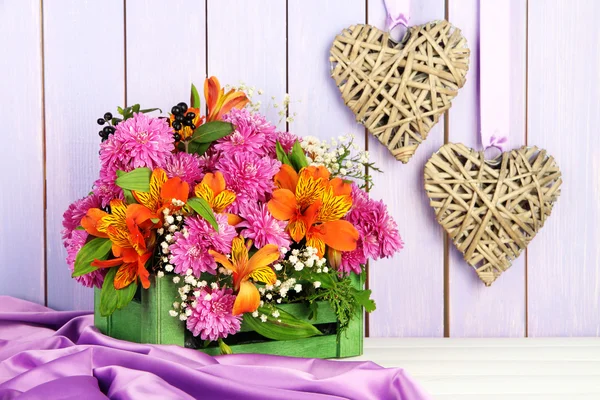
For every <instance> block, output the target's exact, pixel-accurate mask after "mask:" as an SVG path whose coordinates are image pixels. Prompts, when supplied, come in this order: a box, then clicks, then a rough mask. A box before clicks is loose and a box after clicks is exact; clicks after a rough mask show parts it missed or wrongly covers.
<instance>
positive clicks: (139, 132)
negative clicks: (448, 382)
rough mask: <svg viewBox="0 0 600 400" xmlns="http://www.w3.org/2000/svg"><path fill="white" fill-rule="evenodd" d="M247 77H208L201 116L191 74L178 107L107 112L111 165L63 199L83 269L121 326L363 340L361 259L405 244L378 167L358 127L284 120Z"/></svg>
mask: <svg viewBox="0 0 600 400" xmlns="http://www.w3.org/2000/svg"><path fill="white" fill-rule="evenodd" d="M247 92H252V90H246V91H244V90H238V89H231V90H229V91H227V92H226V91H225V90H224V89H223V88H221V87H220V84H219V82H218V80H217V79H216V78H214V77H211V78H209V79H207V80H206V82H205V84H204V95H205V98H206V108H207V113H206V115H205V116H202V115H201V114H202V112H201V108H200V107H201V106H200V96H199V94H198V92H197V90H196V88H195V87H194V86H193V85H192V95H191V104H190V106H189V107H188V105H187V104H186V103H184V102H181V103H179V104H177V105H176V106H174V107H173V108H172V109H171V113H170V115H169V116H168V117H153V116H150V113H152V112H155V111H157V109H148V110H142V109H140V106H139V105H134V106H132V107H127V108H124V109H122V108H119V109H118V112H119V116H118V117H113V115H112V114H111V113H106V114H105V115H104V116H103V117H102V118H100V119H99V120H98V124H100V125H103V128H102V130H101V131H100V132H99V134H100V137H101V138H102V142H101V144H100V165H101V167H100V176H99V178H98V180H96V182H95V183H94V185H93V191H92V192H91V193H90V194H89V195H87V196H86V197H84V198H83V199H80V200H77V201H76V202H74V203H73V204H71V205H70V206H69V208H68V210H67V211H66V212H65V214H64V221H63V225H64V230H63V239H64V245H65V248H66V250H67V255H68V256H67V264H68V266H69V268H70V269H71V271H72V276H73V278H75V279H76V280H77V281H78V282H79V283H81V284H83V285H85V286H88V287H96V288H97V289H96V295H95V308H96V313H95V314H96V325H97V326H98V328H99V329H101V330H102V331H103V332H105V333H107V334H109V335H111V336H114V337H118V338H122V339H128V340H133V341H138V342H149V343H176V344H180V345H185V346H187V347H194V348H198V349H199V350H202V351H205V352H208V353H210V354H217V353H230V352H232V351H233V352H263V353H275V354H287V355H309V356H313V357H340V356H349V355H357V354H360V353H361V351H362V336H363V335H362V312H363V308H364V309H366V310H367V311H372V310H374V309H375V303H374V302H373V300H371V299H370V290H364V288H363V279H362V275H363V272H364V268H365V264H366V263H367V260H368V259H377V258H380V257H389V256H392V255H393V254H394V253H395V252H397V251H398V250H400V249H401V248H402V241H401V239H400V236H399V234H398V230H397V227H396V223H395V222H394V220H393V219H392V218H391V217H390V216H389V215H388V213H387V209H386V206H385V205H384V204H383V203H382V202H381V201H374V200H372V199H370V198H369V196H368V194H367V192H366V191H365V189H366V188H368V185H369V176H368V175H367V174H366V173H365V168H366V167H370V168H371V169H374V166H373V164H372V163H370V162H369V160H368V155H367V153H366V152H359V151H358V148H357V146H356V145H355V144H354V143H353V140H352V138H347V137H340V138H339V139H338V140H334V141H331V142H323V141H320V140H318V139H316V138H314V137H304V138H301V137H297V136H295V135H293V134H291V133H289V132H280V131H278V130H277V129H276V128H275V126H274V125H272V124H271V123H269V122H268V121H267V120H266V119H265V118H264V117H263V116H262V115H261V114H259V113H258V112H255V111H256V103H252V102H251V99H250V97H251V95H250V94H249V93H247ZM288 103H289V100H288V99H287V97H286V100H285V101H284V106H285V105H287V104H288ZM281 114H282V115H285V111H282V112H281Z"/></svg>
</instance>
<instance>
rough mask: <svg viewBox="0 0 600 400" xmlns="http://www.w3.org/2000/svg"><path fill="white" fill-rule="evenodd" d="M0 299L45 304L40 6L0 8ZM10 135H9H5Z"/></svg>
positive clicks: (5, 5) (13, 0)
mask: <svg viewBox="0 0 600 400" xmlns="http://www.w3.org/2000/svg"><path fill="white" fill-rule="evenodd" d="M0 48H1V49H2V58H1V61H0V93H2V96H0V109H1V110H2V112H3V113H4V115H5V116H6V118H5V119H4V124H3V128H2V129H3V132H4V133H3V134H2V136H3V137H4V138H5V139H6V140H5V141H4V144H3V156H2V157H1V158H0V168H1V170H2V171H4V173H3V174H2V178H0V186H1V187H2V188H3V189H2V191H3V194H2V195H0V208H1V209H2V210H4V212H2V214H1V215H0V254H2V262H1V263H0V271H2V278H1V279H0V294H3V295H8V296H15V297H19V298H22V299H25V300H29V301H33V302H36V303H41V304H43V303H44V297H45V293H44V290H45V289H44V172H43V171H44V155H43V146H44V136H43V120H42V107H43V104H42V52H41V48H42V47H41V10H40V7H39V3H37V2H26V1H18V0H9V1H3V2H2V3H0ZM5 135H6V136H5Z"/></svg>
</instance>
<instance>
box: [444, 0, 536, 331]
mask: <svg viewBox="0 0 600 400" xmlns="http://www.w3.org/2000/svg"><path fill="white" fill-rule="evenodd" d="M510 10H511V13H512V14H511V18H510V20H509V21H508V23H509V24H510V26H507V31H508V32H507V33H506V38H507V40H510V45H511V54H510V57H511V66H512V69H511V70H510V71H507V73H509V74H510V87H509V88H507V90H509V91H510V95H511V108H510V110H498V112H503V113H505V112H507V111H509V112H510V114H509V115H507V116H506V117H507V118H510V120H511V125H510V132H509V138H510V146H511V148H512V147H513V146H514V147H520V146H522V145H523V144H525V39H526V36H525V24H526V21H525V12H526V9H525V2H523V1H521V0H510ZM478 15H479V1H478V0H450V1H449V9H448V18H449V21H450V22H451V23H453V24H454V25H456V26H458V27H460V29H461V30H462V33H463V35H464V36H465V37H466V39H467V41H468V43H469V48H470V49H471V60H470V67H469V73H468V75H467V83H466V84H465V86H464V87H463V88H462V89H461V91H460V92H459V94H458V96H457V97H456V99H455V100H454V102H453V106H452V108H451V109H450V111H449V118H448V120H449V121H448V139H449V141H450V142H458V143H464V144H465V145H467V146H471V147H473V148H478V146H479V138H478V129H479V111H478V101H479V96H478V85H477V81H478V76H479V62H478V57H479V49H478V48H479V43H478V38H479V19H478ZM448 246H449V260H448V262H449V286H448V293H447V296H448V297H449V302H448V304H449V308H450V310H449V320H448V321H447V323H448V325H449V334H450V336H459V337H461V336H467V337H479V336H517V337H519V336H520V337H522V336H524V335H525V310H526V307H525V273H526V272H525V258H526V257H525V254H523V255H522V256H521V257H520V258H519V259H517V260H516V261H514V262H513V265H512V267H511V268H510V269H509V270H508V271H507V272H505V273H504V274H503V275H502V276H501V277H500V279H498V280H497V281H496V282H494V284H493V285H492V286H491V287H489V288H488V287H485V286H484V285H483V284H482V283H481V281H480V280H479V278H478V277H477V276H476V274H475V273H474V271H473V269H472V268H471V267H470V266H469V265H468V264H466V263H465V262H464V259H463V256H462V254H461V253H460V252H459V251H458V250H457V249H456V248H455V247H454V245H453V244H452V243H449V245H448Z"/></svg>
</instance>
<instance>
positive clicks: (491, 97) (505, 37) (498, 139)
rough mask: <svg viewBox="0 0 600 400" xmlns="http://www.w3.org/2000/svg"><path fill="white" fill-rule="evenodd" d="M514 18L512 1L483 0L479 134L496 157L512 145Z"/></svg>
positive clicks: (487, 148) (480, 3) (483, 144)
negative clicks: (511, 62)
mask: <svg viewBox="0 0 600 400" xmlns="http://www.w3.org/2000/svg"><path fill="white" fill-rule="evenodd" d="M510 22H511V21H510V2H509V1H486V0H479V111H480V120H479V123H480V127H479V136H480V141H481V146H482V147H483V149H484V152H485V151H486V150H494V149H495V150H496V151H493V152H488V154H486V156H488V155H490V156H491V157H492V158H495V157H496V156H498V155H499V154H501V153H502V152H503V151H504V149H505V147H506V146H507V145H508V133H509V129H510V125H509V124H510V91H509V89H510V69H511V68H510V67H511V66H510V61H511V60H510V25H511V24H510ZM492 153H494V155H492Z"/></svg>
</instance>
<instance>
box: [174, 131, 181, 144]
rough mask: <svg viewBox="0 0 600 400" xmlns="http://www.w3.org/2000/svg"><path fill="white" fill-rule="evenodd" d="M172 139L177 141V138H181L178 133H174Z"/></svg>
mask: <svg viewBox="0 0 600 400" xmlns="http://www.w3.org/2000/svg"><path fill="white" fill-rule="evenodd" d="M173 140H175V141H176V142H179V140H181V135H180V134H179V133H176V134H174V135H173Z"/></svg>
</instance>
